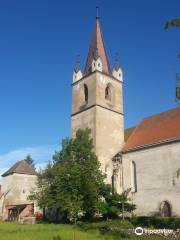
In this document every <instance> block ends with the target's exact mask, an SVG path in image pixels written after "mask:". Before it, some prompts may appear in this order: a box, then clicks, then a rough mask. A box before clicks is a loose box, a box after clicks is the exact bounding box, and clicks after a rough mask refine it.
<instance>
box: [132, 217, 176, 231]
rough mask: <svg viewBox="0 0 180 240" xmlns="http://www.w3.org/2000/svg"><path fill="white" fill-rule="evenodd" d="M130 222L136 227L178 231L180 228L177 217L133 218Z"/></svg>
mask: <svg viewBox="0 0 180 240" xmlns="http://www.w3.org/2000/svg"><path fill="white" fill-rule="evenodd" d="M129 221H130V222H131V223H132V224H133V225H134V226H135V227H137V226H142V227H147V228H150V227H153V228H156V229H157V228H168V229H174V230H175V229H178V228H180V218H176V217H170V218H168V217H146V216H142V217H132V218H129Z"/></svg>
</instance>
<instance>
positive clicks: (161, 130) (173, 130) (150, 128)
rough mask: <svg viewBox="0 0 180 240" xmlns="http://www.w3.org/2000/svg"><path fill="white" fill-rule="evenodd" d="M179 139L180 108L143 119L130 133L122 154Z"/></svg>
mask: <svg viewBox="0 0 180 240" xmlns="http://www.w3.org/2000/svg"><path fill="white" fill-rule="evenodd" d="M179 138H180V107H178V108H174V109H171V110H169V111H166V112H162V113H159V114H156V115H153V116H151V117H147V118H144V119H143V120H142V121H141V122H140V124H139V125H137V127H136V128H135V129H134V130H133V131H132V133H131V134H130V136H129V137H128V139H127V140H126V143H125V145H124V147H123V152H126V151H130V150H133V149H137V148H142V147H144V146H149V145H156V144H159V143H162V142H164V141H172V140H176V139H179Z"/></svg>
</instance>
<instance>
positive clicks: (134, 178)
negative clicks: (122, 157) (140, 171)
mask: <svg viewBox="0 0 180 240" xmlns="http://www.w3.org/2000/svg"><path fill="white" fill-rule="evenodd" d="M131 189H132V192H137V176H136V163H135V162H134V161H133V162H131Z"/></svg>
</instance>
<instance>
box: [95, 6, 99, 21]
mask: <svg viewBox="0 0 180 240" xmlns="http://www.w3.org/2000/svg"><path fill="white" fill-rule="evenodd" d="M96 19H99V6H96Z"/></svg>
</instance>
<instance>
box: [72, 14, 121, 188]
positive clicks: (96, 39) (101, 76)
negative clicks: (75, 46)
mask: <svg viewBox="0 0 180 240" xmlns="http://www.w3.org/2000/svg"><path fill="white" fill-rule="evenodd" d="M71 128H72V136H74V135H75V133H76V131H77V129H79V128H82V129H84V128H90V129H91V132H92V138H93V141H94V147H95V152H96V155H97V157H98V160H99V161H100V163H101V170H102V171H103V172H104V173H106V174H107V182H108V183H111V182H112V174H113V166H112V159H113V157H114V156H115V155H116V154H117V153H118V152H119V151H120V150H121V147H122V144H123V142H124V115H123V75H122V70H121V68H120V66H119V65H118V64H117V65H116V66H115V68H114V69H113V71H111V68H110V64H109V60H108V56H107V53H106V49H105V45H104V40H103V36H102V32H101V28H100V23H99V18H98V17H97V18H96V23H95V28H94V32H93V36H92V40H91V42H90V47H89V52H88V56H87V60H86V65H85V69H84V71H83V72H82V71H81V69H80V66H77V67H76V69H75V70H74V73H73V83H72V115H71Z"/></svg>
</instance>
